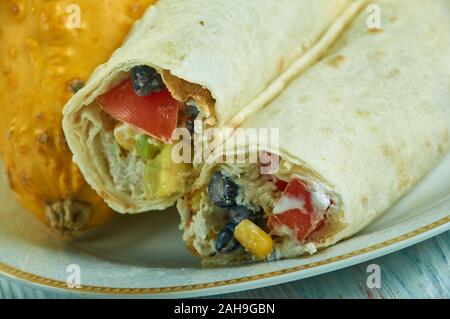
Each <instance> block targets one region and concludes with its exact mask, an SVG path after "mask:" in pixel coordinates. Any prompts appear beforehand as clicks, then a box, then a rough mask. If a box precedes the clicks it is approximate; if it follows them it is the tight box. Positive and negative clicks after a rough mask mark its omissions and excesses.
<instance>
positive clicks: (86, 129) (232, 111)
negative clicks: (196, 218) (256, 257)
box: [63, 0, 363, 213]
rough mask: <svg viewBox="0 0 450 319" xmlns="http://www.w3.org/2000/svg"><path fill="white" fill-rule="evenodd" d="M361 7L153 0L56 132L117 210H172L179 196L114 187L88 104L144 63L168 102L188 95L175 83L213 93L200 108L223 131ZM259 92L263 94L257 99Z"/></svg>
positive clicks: (98, 124)
mask: <svg viewBox="0 0 450 319" xmlns="http://www.w3.org/2000/svg"><path fill="white" fill-rule="evenodd" d="M362 3H363V1H359V0H356V1H353V0H277V1H261V0H246V1H240V0H214V1H210V0H160V1H158V3H157V4H156V5H155V6H152V7H150V8H149V9H148V11H147V13H146V14H145V16H144V17H143V18H142V20H141V21H139V22H138V23H136V25H135V27H134V29H133V30H132V32H131V34H130V35H129V37H128V39H127V40H126V41H125V43H124V44H123V46H122V47H121V48H120V49H118V50H117V51H116V52H115V53H114V54H113V56H112V57H111V59H110V60H109V61H108V62H107V63H106V64H104V65H102V66H100V67H99V68H98V69H97V70H96V72H95V73H94V74H93V76H92V78H91V79H90V81H89V82H88V83H87V84H86V86H85V87H84V88H83V89H82V90H80V91H79V92H78V93H77V94H76V95H75V96H74V97H73V98H72V99H71V101H69V103H68V104H67V105H66V107H65V109H64V121H63V127H64V132H65V134H66V138H67V141H68V144H69V146H70V148H71V150H72V152H73V154H74V161H75V162H76V163H77V164H78V165H79V167H80V169H81V171H82V173H83V175H84V176H85V178H86V180H87V181H88V183H89V184H90V185H91V186H92V187H93V189H95V190H96V191H97V192H98V193H99V194H100V196H102V197H103V198H104V199H105V201H106V202H107V203H108V204H109V205H110V206H111V207H112V208H113V209H115V210H116V211H118V212H121V213H139V212H145V211H148V210H155V209H164V208H166V207H168V206H170V205H172V204H173V203H174V202H175V201H176V200H177V199H178V198H179V197H180V196H181V195H182V194H174V196H169V197H166V198H158V199H155V200H147V199H145V198H142V196H140V197H139V196H135V194H134V193H133V191H128V190H124V189H119V188H118V187H117V185H116V182H115V181H114V180H113V178H112V177H111V174H110V172H109V167H108V166H109V164H108V162H107V161H106V159H105V156H104V154H103V152H102V145H101V142H100V135H101V133H102V132H104V131H105V130H107V128H106V126H107V125H106V124H105V123H104V121H103V119H102V114H101V113H102V112H101V111H100V109H99V107H98V106H96V105H93V104H92V103H93V102H94V101H95V99H96V98H97V97H99V96H100V95H102V94H103V93H105V92H107V91H108V90H109V89H110V88H112V87H113V86H115V85H117V84H118V83H120V82H121V81H122V80H123V79H124V78H125V77H126V76H127V72H128V71H129V70H130V69H131V68H132V67H133V66H137V65H148V66H151V67H153V68H155V69H156V70H158V71H159V72H161V73H162V74H163V75H164V80H165V81H166V84H167V85H168V86H169V90H170V91H171V93H172V94H173V95H174V96H175V97H181V96H184V97H185V96H186V94H185V92H184V89H185V88H183V87H182V86H183V85H181V86H180V85H179V83H178V84H177V83H175V84H174V81H172V80H173V76H175V77H176V78H178V79H181V80H183V81H186V82H185V83H184V85H186V84H195V85H197V86H196V88H197V89H204V90H206V91H207V92H208V93H209V94H210V95H209V96H206V97H205V94H203V96H202V98H203V100H205V101H204V102H205V104H207V106H211V100H213V104H214V106H213V110H211V114H215V118H216V123H215V125H216V126H222V125H225V124H227V123H228V122H231V120H232V118H233V117H234V116H235V115H236V114H238V113H239V112H241V111H243V110H245V109H246V107H247V106H249V108H248V110H249V112H247V113H248V114H251V113H254V112H256V111H257V110H258V109H259V108H260V107H262V106H264V105H265V104H266V103H267V102H268V99H270V98H272V97H273V96H275V95H276V94H278V93H279V92H280V91H281V90H283V89H284V88H285V85H286V83H287V81H289V79H291V78H292V77H294V76H295V75H297V74H299V73H300V72H301V71H302V70H304V68H305V67H306V66H307V65H309V64H310V63H311V62H312V61H314V60H315V59H317V58H318V57H319V56H320V55H321V54H322V53H323V52H324V51H325V50H326V49H327V48H328V45H329V44H331V43H332V42H333V41H334V39H335V38H336V37H337V36H338V35H339V33H340V31H342V30H343V29H344V27H345V25H346V23H347V22H349V21H350V20H351V19H352V18H353V16H354V14H355V13H356V12H357V10H358V8H360V7H361V5H362ZM311 51H312V52H313V53H312V54H308V53H309V52H311ZM93 54H95V52H93ZM277 79H278V82H277ZM169 82H170V83H171V84H169ZM175 82H176V81H175ZM273 83H275V85H272V86H271V84H273ZM188 86H189V85H188ZM265 90H269V92H267V93H266V94H265V95H262V96H261V94H262V93H263V92H265ZM203 93H204V92H203ZM206 95H208V94H206ZM252 102H253V103H252ZM245 117H246V116H241V117H240V118H239V119H237V120H235V121H234V122H233V125H238V124H240V122H241V121H243V120H244V118H245ZM180 183H186V181H180ZM133 187H134V186H133Z"/></svg>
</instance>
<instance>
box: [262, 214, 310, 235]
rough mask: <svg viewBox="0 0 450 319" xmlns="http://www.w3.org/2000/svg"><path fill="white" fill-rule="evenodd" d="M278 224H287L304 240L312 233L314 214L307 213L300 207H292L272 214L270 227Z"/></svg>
mask: <svg viewBox="0 0 450 319" xmlns="http://www.w3.org/2000/svg"><path fill="white" fill-rule="evenodd" d="M277 225H286V226H287V227H289V228H290V229H292V230H294V232H295V233H296V234H297V239H298V240H300V241H303V240H305V239H306V237H308V235H309V234H310V233H311V226H312V216H311V214H305V213H304V212H302V211H301V210H300V209H291V210H288V211H286V212H284V213H281V214H275V215H272V216H270V218H269V222H268V227H269V228H270V229H273V228H274V227H276V226H277Z"/></svg>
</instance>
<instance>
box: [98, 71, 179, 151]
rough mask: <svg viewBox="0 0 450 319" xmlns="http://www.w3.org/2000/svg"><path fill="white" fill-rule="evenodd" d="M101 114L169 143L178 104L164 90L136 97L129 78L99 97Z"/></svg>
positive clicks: (175, 124) (176, 118) (175, 121)
mask: <svg viewBox="0 0 450 319" xmlns="http://www.w3.org/2000/svg"><path fill="white" fill-rule="evenodd" d="M100 104H101V108H102V109H103V111H105V112H106V113H108V114H109V115H111V116H112V117H114V118H115V119H117V120H120V121H123V122H125V123H127V124H130V125H132V126H134V127H136V128H138V129H140V130H142V131H143V132H145V133H147V134H148V135H150V136H152V137H154V138H156V139H158V140H161V141H163V142H165V143H170V142H171V140H172V132H173V131H174V130H175V129H176V128H177V120H178V110H179V108H180V103H179V102H178V101H176V100H175V99H174V98H173V97H172V96H171V94H170V92H169V91H168V90H167V89H164V90H162V91H161V92H153V93H152V94H150V95H149V96H138V95H137V94H136V93H135V92H134V90H133V86H132V84H131V81H130V79H127V80H125V81H124V82H123V83H121V84H119V85H118V86H116V87H115V88H113V89H112V90H110V91H109V92H108V93H106V94H104V95H102V96H101V97H100Z"/></svg>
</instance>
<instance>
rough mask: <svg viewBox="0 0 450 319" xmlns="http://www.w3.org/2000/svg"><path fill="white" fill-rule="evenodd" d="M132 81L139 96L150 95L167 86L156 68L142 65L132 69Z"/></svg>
mask: <svg viewBox="0 0 450 319" xmlns="http://www.w3.org/2000/svg"><path fill="white" fill-rule="evenodd" d="M131 83H132V85H133V89H134V92H136V94H137V95H139V96H148V95H150V94H152V93H153V92H160V91H161V90H163V89H164V88H165V85H164V82H163V80H162V78H161V75H159V73H158V72H156V70H155V69H153V68H151V67H149V66H146V65H140V66H135V67H134V68H132V69H131Z"/></svg>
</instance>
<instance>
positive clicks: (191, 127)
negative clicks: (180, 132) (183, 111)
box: [186, 120, 195, 135]
mask: <svg viewBox="0 0 450 319" xmlns="http://www.w3.org/2000/svg"><path fill="white" fill-rule="evenodd" d="M186 128H187V129H188V130H189V133H191V135H193V134H194V129H195V126H194V121H193V120H187V121H186Z"/></svg>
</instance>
